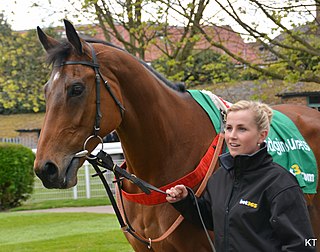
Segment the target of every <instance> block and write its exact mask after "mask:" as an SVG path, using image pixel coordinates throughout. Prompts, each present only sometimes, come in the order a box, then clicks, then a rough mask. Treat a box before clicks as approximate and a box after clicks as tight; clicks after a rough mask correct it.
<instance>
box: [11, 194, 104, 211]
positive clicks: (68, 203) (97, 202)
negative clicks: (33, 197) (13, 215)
mask: <svg viewBox="0 0 320 252" xmlns="http://www.w3.org/2000/svg"><path fill="white" fill-rule="evenodd" d="M105 205H110V200H109V198H108V197H104V198H91V199H76V200H75V199H65V200H46V201H40V202H25V203H23V204H22V206H19V207H16V208H13V209H10V211H13V212H15V211H22V210H35V209H49V208H57V207H83V206H105Z"/></svg>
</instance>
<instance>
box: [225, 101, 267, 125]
mask: <svg viewBox="0 0 320 252" xmlns="http://www.w3.org/2000/svg"><path fill="white" fill-rule="evenodd" d="M240 110H251V111H252V112H253V114H254V121H255V123H256V125H257V127H258V130H259V131H262V130H267V131H269V128H270V123H271V120H272V115H273V112H272V109H271V108H270V107H269V106H268V105H267V104H264V103H261V102H257V101H245V100H241V101H238V102H237V103H235V104H233V105H232V106H231V107H230V108H229V109H228V110H227V117H228V114H229V113H230V112H236V111H240Z"/></svg>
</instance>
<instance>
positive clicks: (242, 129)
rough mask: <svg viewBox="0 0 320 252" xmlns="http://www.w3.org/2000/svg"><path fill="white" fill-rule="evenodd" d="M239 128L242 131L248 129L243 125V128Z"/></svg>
mask: <svg viewBox="0 0 320 252" xmlns="http://www.w3.org/2000/svg"><path fill="white" fill-rule="evenodd" d="M239 130H240V131H246V130H247V129H246V128H243V127H241V128H239Z"/></svg>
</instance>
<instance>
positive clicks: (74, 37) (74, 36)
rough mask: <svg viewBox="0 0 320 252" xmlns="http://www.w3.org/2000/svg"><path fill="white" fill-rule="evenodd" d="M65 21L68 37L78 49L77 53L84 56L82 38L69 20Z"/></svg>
mask: <svg viewBox="0 0 320 252" xmlns="http://www.w3.org/2000/svg"><path fill="white" fill-rule="evenodd" d="M63 21H64V26H65V27H66V35H67V38H68V40H69V42H70V43H71V45H72V46H73V47H74V48H75V49H76V51H77V53H78V54H79V55H82V53H83V46H82V42H81V38H80V37H79V35H78V33H77V31H76V29H75V28H74V26H73V25H72V24H71V23H70V22H69V21H68V20H66V19H64V20H63Z"/></svg>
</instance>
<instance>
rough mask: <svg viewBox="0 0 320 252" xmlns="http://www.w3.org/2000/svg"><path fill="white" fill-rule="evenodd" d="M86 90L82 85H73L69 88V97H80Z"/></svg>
mask: <svg viewBox="0 0 320 252" xmlns="http://www.w3.org/2000/svg"><path fill="white" fill-rule="evenodd" d="M83 90H84V86H83V85H82V84H79V83H77V84H73V85H72V86H70V87H68V96H70V97H73V96H79V95H81V94H82V92H83Z"/></svg>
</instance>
